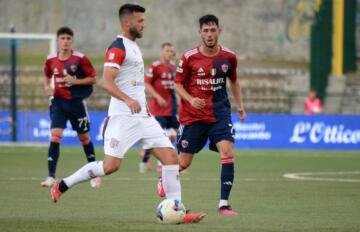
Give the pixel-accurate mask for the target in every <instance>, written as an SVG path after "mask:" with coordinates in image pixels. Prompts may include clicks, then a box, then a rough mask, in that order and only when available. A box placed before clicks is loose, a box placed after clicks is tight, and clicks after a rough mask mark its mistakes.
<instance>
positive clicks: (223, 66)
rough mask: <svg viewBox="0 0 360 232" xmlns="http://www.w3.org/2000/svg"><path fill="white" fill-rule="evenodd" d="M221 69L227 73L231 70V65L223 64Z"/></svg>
mask: <svg viewBox="0 0 360 232" xmlns="http://www.w3.org/2000/svg"><path fill="white" fill-rule="evenodd" d="M221 70H222V71H223V72H224V73H226V72H227V71H228V70H229V65H227V64H222V65H221Z"/></svg>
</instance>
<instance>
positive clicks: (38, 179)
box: [0, 177, 283, 182]
mask: <svg viewBox="0 0 360 232" xmlns="http://www.w3.org/2000/svg"><path fill="white" fill-rule="evenodd" d="M42 180H44V178H41V177H10V178H0V181H42ZM103 180H105V181H157V180H158V178H157V177H140V178H136V177H113V178H104V179H103ZM180 180H182V181H209V182H212V181H220V179H219V178H188V177H181V178H180ZM235 181H236V182H237V181H239V182H242V181H243V182H268V181H283V179H282V178H273V179H270V178H268V179H266V178H237V179H235Z"/></svg>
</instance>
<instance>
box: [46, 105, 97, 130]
mask: <svg viewBox="0 0 360 232" xmlns="http://www.w3.org/2000/svg"><path fill="white" fill-rule="evenodd" d="M49 111H50V119H51V128H62V129H64V128H66V122H67V120H69V121H70V123H71V126H72V129H73V130H74V131H76V132H78V133H79V134H85V133H87V132H89V131H90V123H89V117H88V113H87V107H86V102H85V100H83V99H72V100H65V99H59V98H53V99H52V100H51V103H50V110H49Z"/></svg>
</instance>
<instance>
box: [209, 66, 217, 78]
mask: <svg viewBox="0 0 360 232" xmlns="http://www.w3.org/2000/svg"><path fill="white" fill-rule="evenodd" d="M210 74H211V76H215V75H216V68H212V69H210Z"/></svg>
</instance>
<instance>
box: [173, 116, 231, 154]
mask: <svg viewBox="0 0 360 232" xmlns="http://www.w3.org/2000/svg"><path fill="white" fill-rule="evenodd" d="M208 139H209V140H210V143H209V148H210V150H212V151H216V152H218V149H217V148H216V144H217V143H218V142H220V141H222V140H227V141H231V142H234V129H233V124H232V122H231V119H230V118H223V119H220V120H219V121H217V122H215V123H205V122H194V123H192V124H190V125H186V126H183V127H181V128H180V130H179V136H178V142H177V149H178V151H179V152H185V153H191V154H195V153H198V152H199V151H200V150H201V149H202V148H203V147H204V146H205V144H206V143H207V141H208Z"/></svg>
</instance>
